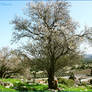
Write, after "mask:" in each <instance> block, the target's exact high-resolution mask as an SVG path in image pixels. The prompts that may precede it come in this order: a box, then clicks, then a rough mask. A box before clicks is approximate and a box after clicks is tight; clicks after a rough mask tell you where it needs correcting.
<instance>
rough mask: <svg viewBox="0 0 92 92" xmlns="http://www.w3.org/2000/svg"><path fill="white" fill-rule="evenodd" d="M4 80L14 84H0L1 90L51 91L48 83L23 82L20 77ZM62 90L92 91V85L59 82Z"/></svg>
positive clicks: (65, 91)
mask: <svg viewBox="0 0 92 92" xmlns="http://www.w3.org/2000/svg"><path fill="white" fill-rule="evenodd" d="M0 81H3V82H9V83H12V84H13V85H14V86H13V87H10V88H5V87H4V86H1V85H0V92H51V91H49V90H48V86H47V85H42V84H31V85H29V84H28V83H26V82H23V81H21V80H19V79H0ZM59 88H60V89H61V91H60V92H92V86H78V87H74V86H73V87H68V86H66V85H64V84H59Z"/></svg>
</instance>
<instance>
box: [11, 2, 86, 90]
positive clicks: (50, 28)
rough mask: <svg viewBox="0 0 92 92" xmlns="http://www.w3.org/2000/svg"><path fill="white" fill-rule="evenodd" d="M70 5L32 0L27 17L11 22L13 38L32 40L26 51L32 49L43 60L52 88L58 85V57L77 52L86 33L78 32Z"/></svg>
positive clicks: (33, 54) (33, 53)
mask: <svg viewBox="0 0 92 92" xmlns="http://www.w3.org/2000/svg"><path fill="white" fill-rule="evenodd" d="M69 6H70V5H69V3H68V2H64V1H48V2H40V1H39V2H36V3H34V2H31V3H29V4H28V5H27V8H26V15H27V17H26V18H25V19H24V18H22V17H15V19H14V20H13V21H12V24H14V29H15V30H16V31H14V32H13V41H14V42H15V41H18V40H20V39H21V38H24V37H28V38H30V39H31V44H30V45H29V47H27V51H28V50H30V52H31V53H30V55H32V56H33V57H34V58H41V60H44V64H43V66H44V67H45V68H46V70H47V73H48V87H49V88H51V89H56V88H57V86H55V83H54V74H55V67H56V63H57V61H58V59H59V58H61V57H63V56H65V55H69V54H71V53H72V52H77V51H78V50H76V49H77V47H78V45H79V42H80V40H81V38H82V37H83V36H85V33H81V34H78V32H77V30H76V28H77V27H78V26H77V23H76V22H74V21H73V20H72V18H71V17H70V15H69V10H68V7H69ZM29 48H30V49H29Z"/></svg>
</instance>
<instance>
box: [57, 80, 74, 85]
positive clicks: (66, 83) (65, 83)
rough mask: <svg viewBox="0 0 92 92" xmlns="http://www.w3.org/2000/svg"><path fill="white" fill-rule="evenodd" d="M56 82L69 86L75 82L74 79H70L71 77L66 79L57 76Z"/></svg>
mask: <svg viewBox="0 0 92 92" xmlns="http://www.w3.org/2000/svg"><path fill="white" fill-rule="evenodd" d="M58 83H60V84H64V85H66V86H69V87H71V86H73V85H74V83H75V82H74V80H71V79H69V80H68V79H64V78H58Z"/></svg>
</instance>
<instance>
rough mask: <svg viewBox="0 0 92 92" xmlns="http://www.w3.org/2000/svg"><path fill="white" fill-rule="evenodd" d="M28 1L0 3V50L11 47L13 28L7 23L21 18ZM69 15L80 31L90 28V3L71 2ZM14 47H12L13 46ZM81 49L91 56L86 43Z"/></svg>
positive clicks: (91, 6) (91, 10) (91, 51)
mask: <svg viewBox="0 0 92 92" xmlns="http://www.w3.org/2000/svg"><path fill="white" fill-rule="evenodd" d="M28 2H29V1H27V0H23V1H22V0H21V1H16V0H13V1H8V0H5V1H0V48H1V47H7V46H11V44H10V43H11V36H12V32H13V26H12V25H11V24H9V22H10V21H11V20H12V19H13V18H14V16H15V15H19V16H23V9H24V7H25V6H26V3H28ZM70 4H71V7H70V15H71V17H72V18H73V20H75V21H77V22H78V23H79V24H80V30H82V29H83V27H84V25H88V26H91V27H92V1H77V0H76V1H71V3H70ZM13 47H14V46H13ZM81 49H82V50H83V51H86V53H87V54H92V48H91V46H88V44H87V43H84V44H83V45H81Z"/></svg>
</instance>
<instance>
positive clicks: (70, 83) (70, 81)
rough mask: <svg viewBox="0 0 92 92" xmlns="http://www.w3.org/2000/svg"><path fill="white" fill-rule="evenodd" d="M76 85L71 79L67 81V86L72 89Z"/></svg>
mask: <svg viewBox="0 0 92 92" xmlns="http://www.w3.org/2000/svg"><path fill="white" fill-rule="evenodd" d="M74 84H75V82H74V80H71V79H69V80H68V81H67V86H70V87H72V86H74Z"/></svg>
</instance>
